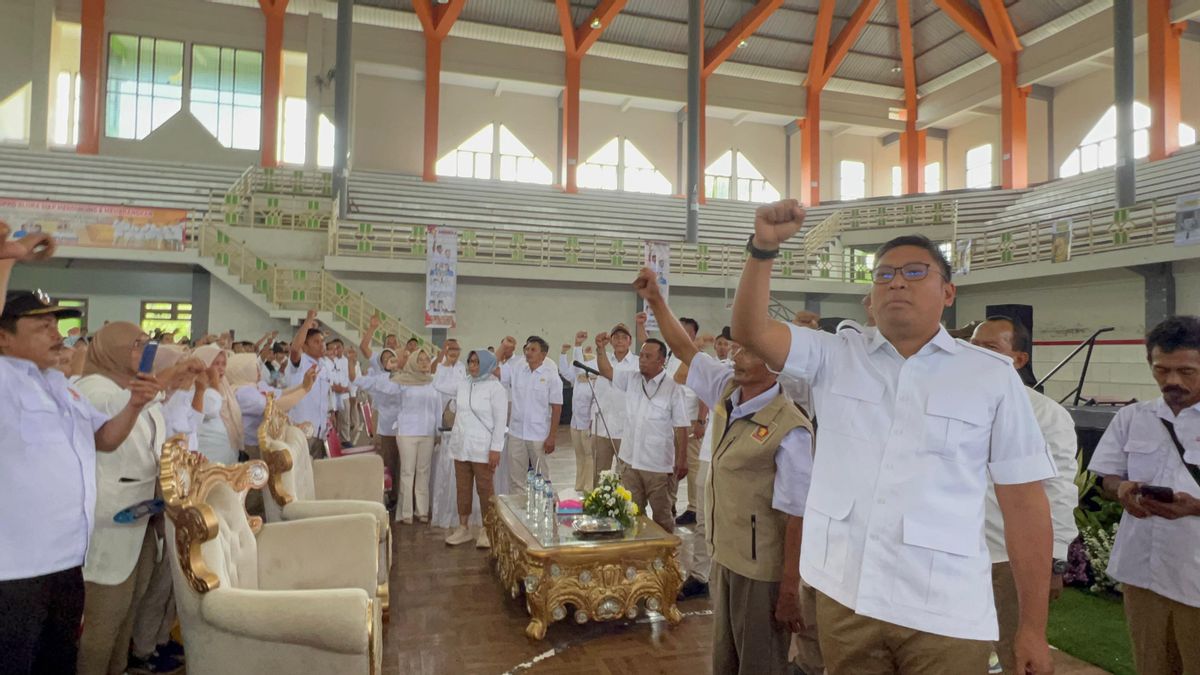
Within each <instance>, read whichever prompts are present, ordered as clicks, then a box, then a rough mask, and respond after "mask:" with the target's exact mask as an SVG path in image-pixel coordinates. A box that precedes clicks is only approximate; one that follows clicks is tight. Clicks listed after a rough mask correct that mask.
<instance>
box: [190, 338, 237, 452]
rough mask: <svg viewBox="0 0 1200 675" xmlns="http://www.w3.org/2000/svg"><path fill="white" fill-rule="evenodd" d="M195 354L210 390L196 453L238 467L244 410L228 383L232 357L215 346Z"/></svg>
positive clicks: (201, 349)
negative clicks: (226, 377) (201, 364)
mask: <svg viewBox="0 0 1200 675" xmlns="http://www.w3.org/2000/svg"><path fill="white" fill-rule="evenodd" d="M194 354H195V356H196V358H198V359H200V362H201V363H203V364H204V366H205V367H206V368H207V369H208V370H207V371H205V375H206V376H207V385H208V386H207V391H206V392H205V394H204V396H205V399H204V419H203V420H202V421H201V422H200V428H199V429H198V430H197V431H196V437H197V441H198V442H199V447H198V448H197V449H198V450H199V451H200V454H202V455H204V456H205V457H207V458H208V459H209V460H210V461H213V462H217V463H220V464H235V463H237V461H238V456H239V454H240V453H241V452H242V448H243V446H244V444H245V443H244V441H245V436H244V433H243V431H242V411H241V408H239V407H238V403H237V397H236V396H235V395H234V393H233V388H232V387H230V386H229V381H228V380H226V379H225V368H226V366H227V365H228V363H229V357H228V356H227V354H226V352H225V351H224V350H223V349H221V348H220V347H218V346H216V345H205V346H203V347H200V348H199V349H197V350H196V351H195V352H194ZM201 377H204V376H201ZM197 379H199V378H197ZM218 401H219V402H218Z"/></svg>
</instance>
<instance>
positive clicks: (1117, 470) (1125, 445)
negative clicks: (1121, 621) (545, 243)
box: [1088, 397, 1200, 607]
mask: <svg viewBox="0 0 1200 675" xmlns="http://www.w3.org/2000/svg"><path fill="white" fill-rule="evenodd" d="M1162 420H1166V421H1168V422H1171V423H1172V424H1174V425H1175V435H1176V436H1177V437H1178V438H1179V442H1180V444H1182V445H1183V448H1184V457H1186V458H1187V461H1188V462H1189V463H1192V464H1200V405H1194V406H1192V407H1190V408H1185V409H1183V410H1181V411H1179V415H1175V414H1174V413H1173V412H1171V408H1170V407H1168V406H1167V404H1166V402H1165V401H1163V399H1162V398H1161V397H1160V398H1157V399H1154V400H1153V401H1142V402H1141V403H1134V404H1132V405H1127V406H1125V407H1124V408H1121V410H1119V411H1118V412H1117V416H1116V417H1114V418H1113V420H1112V422H1109V424H1108V429H1107V430H1106V431H1105V432H1104V436H1103V437H1101V439H1100V443H1099V445H1097V446H1096V452H1095V454H1093V455H1092V461H1091V463H1090V464H1088V469H1089V470H1091V471H1094V472H1095V473H1098V474H1101V475H1105V476H1120V477H1122V478H1125V479H1127V480H1131V481H1136V482H1138V483H1145V484H1147V485H1159V486H1162V487H1168V488H1171V489H1172V490H1175V491H1176V492H1186V493H1187V494H1189V495H1191V496H1193V497H1200V485H1197V484H1196V481H1195V479H1193V478H1192V476H1191V474H1190V473H1189V472H1188V470H1187V467H1186V466H1184V463H1183V460H1181V459H1180V458H1179V450H1177V449H1176V448H1175V444H1174V443H1173V442H1172V441H1171V436H1170V434H1168V433H1167V429H1166V427H1165V426H1163V423H1162ZM1108 575H1109V576H1110V577H1112V578H1114V579H1116V580H1117V581H1120V582H1121V583H1124V584H1129V585H1131V586H1137V587H1138V588H1144V589H1146V590H1150V591H1153V592H1155V593H1158V594H1159V595H1161V596H1164V597H1167V598H1170V599H1172V600H1174V601H1176V602H1180V603H1183V604H1185V605H1188V606H1190V607H1200V518H1197V517H1190V518H1179V519H1177V520H1167V519H1165V518H1158V517H1155V516H1150V517H1149V518H1134V517H1133V516H1131V515H1129V513H1125V515H1123V516H1121V524H1120V525H1119V526H1118V528H1117V540H1116V542H1115V543H1114V544H1113V549H1112V556H1111V557H1110V558H1109V560H1108Z"/></svg>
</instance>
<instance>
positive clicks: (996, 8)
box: [979, 0, 1022, 53]
mask: <svg viewBox="0 0 1200 675" xmlns="http://www.w3.org/2000/svg"><path fill="white" fill-rule="evenodd" d="M979 6H980V7H981V8H983V18H984V21H986V22H987V25H988V30H990V31H991V33H992V40H993V41H995V43H996V47H997V48H998V49H1003V50H1004V51H1006V52H1010V53H1015V52H1019V51H1021V49H1022V48H1021V40H1020V38H1018V37H1017V29H1015V28H1013V23H1012V17H1010V16H1009V15H1008V10H1007V9H1006V8H1005V7H1004V0H979Z"/></svg>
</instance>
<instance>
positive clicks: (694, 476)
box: [687, 429, 704, 513]
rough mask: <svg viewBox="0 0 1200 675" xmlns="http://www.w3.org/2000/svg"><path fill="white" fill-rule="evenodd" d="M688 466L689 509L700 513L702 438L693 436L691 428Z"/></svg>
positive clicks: (689, 432)
mask: <svg viewBox="0 0 1200 675" xmlns="http://www.w3.org/2000/svg"><path fill="white" fill-rule="evenodd" d="M687 468H688V475H687V495H688V501H687V510H688V511H691V512H692V513H699V512H700V511H699V508H700V506H699V505H700V498H701V497H700V493H701V492H703V491H704V486H703V484H702V483H701V480H700V439H698V438H696V437H694V436H692V430H691V429H688V446H687Z"/></svg>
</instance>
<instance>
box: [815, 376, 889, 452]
mask: <svg viewBox="0 0 1200 675" xmlns="http://www.w3.org/2000/svg"><path fill="white" fill-rule="evenodd" d="M882 400H883V387H882V386H881V385H880V384H879V383H877V382H876V381H875V380H873V379H871V378H868V377H864V376H858V375H855V374H851V375H849V376H846V377H839V378H837V379H835V380H834V382H833V385H832V386H831V387H830V396H829V398H828V403H826V402H825V401H822V402H821V430H822V431H832V432H834V433H837V434H841V435H843V436H849V437H851V438H857V439H859V440H865V441H877V440H880V439H879V438H878V437H874V438H873V437H872V435H871V432H872V431H877V430H878V429H879V428H880V424H878V423H879V422H880V421H881V420H880V417H881V416H882V414H883V412H882V409H881V408H882V407H881V406H880V405H879V403H880V401H882Z"/></svg>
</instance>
